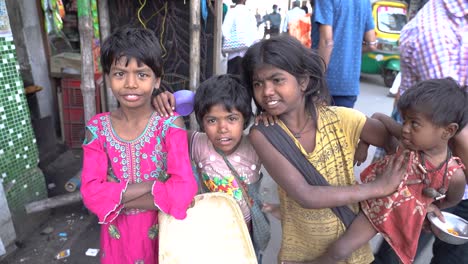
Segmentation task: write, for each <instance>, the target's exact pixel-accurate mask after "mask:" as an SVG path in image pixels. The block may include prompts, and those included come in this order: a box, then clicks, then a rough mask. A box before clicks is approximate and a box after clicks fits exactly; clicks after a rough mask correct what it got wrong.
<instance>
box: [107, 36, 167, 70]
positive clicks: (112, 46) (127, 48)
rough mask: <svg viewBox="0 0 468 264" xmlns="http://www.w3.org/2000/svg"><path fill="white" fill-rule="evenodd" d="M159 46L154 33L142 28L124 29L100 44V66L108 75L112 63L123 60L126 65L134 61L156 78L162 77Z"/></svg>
mask: <svg viewBox="0 0 468 264" xmlns="http://www.w3.org/2000/svg"><path fill="white" fill-rule="evenodd" d="M161 54H162V51H161V46H160V45H159V39H158V38H157V37H156V35H155V34H154V32H153V31H152V30H149V29H144V28H131V27H124V28H120V29H118V30H116V31H115V32H114V33H112V34H111V35H110V36H109V37H108V38H107V39H106V40H105V41H104V43H103V44H102V47H101V65H102V71H103V72H104V74H109V72H110V69H111V66H112V63H114V64H115V63H117V62H118V61H119V60H120V59H122V58H125V59H126V60H127V61H126V64H128V62H129V61H130V59H135V60H136V61H137V63H138V66H141V64H142V63H143V64H145V65H146V66H148V67H149V68H151V70H153V72H154V74H155V75H156V77H161V75H162V60H161Z"/></svg>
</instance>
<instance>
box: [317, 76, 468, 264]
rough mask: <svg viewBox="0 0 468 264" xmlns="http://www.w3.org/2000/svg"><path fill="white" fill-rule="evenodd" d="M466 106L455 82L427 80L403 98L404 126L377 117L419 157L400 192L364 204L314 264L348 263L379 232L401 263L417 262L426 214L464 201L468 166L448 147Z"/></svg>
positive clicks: (370, 176)
mask: <svg viewBox="0 0 468 264" xmlns="http://www.w3.org/2000/svg"><path fill="white" fill-rule="evenodd" d="M466 107H467V96H466V92H465V91H464V90H463V89H461V88H460V87H459V86H458V85H457V83H456V82H455V81H454V80H453V79H451V78H447V79H435V80H427V81H422V82H420V83H418V84H416V85H415V86H414V87H411V88H410V89H408V91H406V92H405V93H404V94H403V95H402V96H401V98H400V99H399V101H398V110H399V111H400V113H401V114H402V118H403V125H400V124H398V123H397V122H396V121H394V120H393V119H392V118H390V117H388V116H385V115H382V114H375V115H374V116H375V117H376V118H377V119H379V120H381V121H382V122H383V123H384V124H385V126H386V127H387V129H388V130H389V131H390V132H391V133H392V134H393V135H395V137H397V138H400V139H401V143H402V147H403V148H406V149H410V150H411V151H412V152H414V153H415V155H414V159H412V160H410V161H409V164H408V167H407V170H406V173H405V176H404V179H403V181H402V183H401V184H400V186H399V187H398V189H397V191H396V192H394V193H393V194H392V195H391V196H388V197H382V198H378V199H371V200H367V201H364V202H362V203H361V209H362V213H360V214H359V215H358V217H357V218H356V219H355V220H354V222H353V223H352V225H351V226H350V228H349V229H348V230H347V231H346V233H345V234H344V235H343V236H341V237H340V238H339V239H338V240H337V241H336V242H334V243H333V244H332V245H331V246H330V247H329V249H328V250H327V252H326V254H324V255H323V256H321V257H320V258H318V259H317V260H316V261H315V262H314V263H325V264H326V263H336V262H338V261H340V260H344V259H346V258H347V257H348V256H349V255H350V254H351V253H352V252H353V251H355V250H356V249H358V248H359V247H361V246H362V245H363V244H365V243H367V242H368V241H369V240H370V239H371V238H372V237H373V236H374V235H375V234H376V233H377V232H380V233H381V234H382V236H383V238H384V239H385V240H386V241H387V242H388V243H389V244H390V245H391V246H392V248H393V249H394V250H395V253H396V254H397V255H398V257H399V258H400V261H401V262H402V263H404V264H407V263H413V261H414V257H415V255H416V250H417V246H418V239H417V238H418V237H419V235H420V233H421V230H422V226H423V222H424V219H425V217H426V213H427V212H431V211H434V210H436V208H434V207H435V206H437V207H438V208H440V209H444V208H449V207H452V206H455V205H456V204H457V203H458V202H459V201H460V200H461V199H462V197H463V194H464V190H465V174H464V172H463V169H465V166H463V164H462V162H461V161H460V159H459V158H458V157H454V156H452V153H451V150H450V149H449V146H448V143H449V140H450V139H451V138H452V137H454V136H455V134H457V132H458V131H460V130H461V129H462V128H463V127H464V126H465V124H466V118H467V117H466V116H465V112H466V110H467V109H466ZM398 155H401V153H400V152H397V153H396V154H394V155H389V156H386V157H385V158H384V159H383V160H380V161H378V162H376V163H373V164H371V165H370V166H369V167H368V168H366V169H365V170H364V171H363V172H362V173H361V179H362V181H363V182H369V181H373V180H375V175H376V173H378V172H380V171H383V170H385V169H387V166H388V163H389V161H390V160H392V159H395V158H396V157H398ZM412 164H415V166H411V165H412ZM444 197H445V198H444Z"/></svg>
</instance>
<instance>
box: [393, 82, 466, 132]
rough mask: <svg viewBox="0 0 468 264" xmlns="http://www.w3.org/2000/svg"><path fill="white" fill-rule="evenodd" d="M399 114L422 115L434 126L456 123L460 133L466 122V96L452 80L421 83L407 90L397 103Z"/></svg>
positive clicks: (463, 90)
mask: <svg viewBox="0 0 468 264" xmlns="http://www.w3.org/2000/svg"><path fill="white" fill-rule="evenodd" d="M397 106H398V110H399V111H400V113H401V112H404V111H407V110H412V111H416V112H419V113H422V114H424V115H425V116H426V117H427V118H428V119H430V120H431V122H432V123H434V125H436V126H440V127H442V126H447V125H449V124H450V123H457V124H458V126H459V129H458V131H460V130H461V129H462V128H463V127H464V126H465V124H466V122H467V120H466V119H467V113H466V112H467V106H468V101H467V95H466V92H465V89H462V87H460V86H459V85H458V83H457V82H456V81H455V80H454V79H452V78H445V79H432V80H426V81H421V82H419V83H417V84H416V85H414V86H412V87H411V88H409V89H408V90H407V91H406V92H405V93H404V94H403V95H402V96H401V97H400V100H399V101H398V105H397Z"/></svg>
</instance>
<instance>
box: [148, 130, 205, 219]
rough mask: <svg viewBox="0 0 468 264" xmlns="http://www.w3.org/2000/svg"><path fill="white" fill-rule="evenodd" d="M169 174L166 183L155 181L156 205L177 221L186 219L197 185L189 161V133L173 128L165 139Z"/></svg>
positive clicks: (154, 194)
mask: <svg viewBox="0 0 468 264" xmlns="http://www.w3.org/2000/svg"><path fill="white" fill-rule="evenodd" d="M165 143H166V149H167V174H168V175H169V176H170V177H169V179H168V180H167V181H165V182H160V181H155V183H154V185H153V196H154V203H155V205H156V206H157V207H159V208H160V209H161V210H162V211H163V212H165V213H167V214H170V215H172V216H173V217H175V218H176V219H184V218H185V217H186V216H187V209H188V207H189V206H190V204H191V202H192V200H193V197H194V196H195V194H196V192H197V183H196V181H195V177H194V176H193V173H192V167H191V163H190V160H189V153H188V143H187V132H186V131H185V130H184V129H182V128H176V127H173V126H171V127H170V128H169V129H168V132H167V134H166V137H165Z"/></svg>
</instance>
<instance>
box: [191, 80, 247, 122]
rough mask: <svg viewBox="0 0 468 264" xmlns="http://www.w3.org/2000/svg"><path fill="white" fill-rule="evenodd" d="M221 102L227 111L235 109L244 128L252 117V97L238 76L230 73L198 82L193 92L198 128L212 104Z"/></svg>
mask: <svg viewBox="0 0 468 264" xmlns="http://www.w3.org/2000/svg"><path fill="white" fill-rule="evenodd" d="M217 104H221V105H223V106H224V107H225V108H226V110H227V111H232V110H233V109H236V110H237V111H239V112H241V113H242V116H243V117H244V129H245V128H247V125H248V124H249V123H250V119H251V118H252V97H251V96H250V94H249V93H248V92H247V89H246V88H245V87H244V85H243V84H242V82H241V80H240V78H239V77H237V76H235V75H232V74H222V75H216V76H212V77H210V78H208V79H207V80H205V81H204V82H202V83H201V84H200V86H199V87H198V89H197V92H196V93H195V105H194V112H195V116H196V118H197V122H198V124H199V125H200V128H201V129H202V131H203V130H204V129H203V117H204V116H205V115H206V114H207V113H208V112H209V111H210V108H211V107H212V106H214V105H217Z"/></svg>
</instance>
